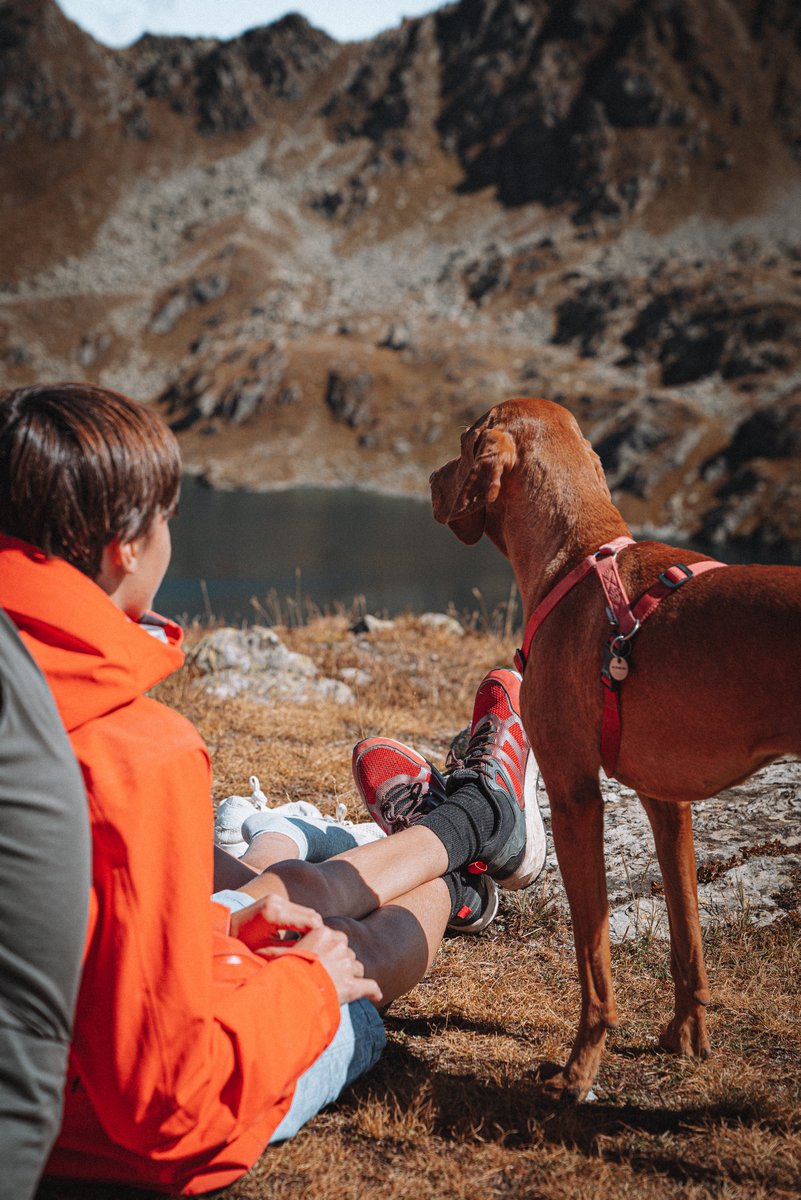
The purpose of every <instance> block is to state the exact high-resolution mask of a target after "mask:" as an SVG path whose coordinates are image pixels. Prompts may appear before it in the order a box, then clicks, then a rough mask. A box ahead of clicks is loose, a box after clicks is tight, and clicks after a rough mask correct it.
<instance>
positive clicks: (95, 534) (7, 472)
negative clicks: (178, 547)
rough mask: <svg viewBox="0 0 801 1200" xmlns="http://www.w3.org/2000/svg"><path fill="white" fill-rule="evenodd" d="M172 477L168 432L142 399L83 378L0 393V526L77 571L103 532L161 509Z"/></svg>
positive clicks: (88, 561) (86, 564)
mask: <svg viewBox="0 0 801 1200" xmlns="http://www.w3.org/2000/svg"><path fill="white" fill-rule="evenodd" d="M180 483H181V456H180V452H179V450H178V444H177V442H176V440H175V436H174V435H173V433H172V431H171V430H170V429H169V428H168V426H167V425H166V424H165V422H164V421H163V420H162V419H161V417H160V416H159V415H158V413H157V412H155V411H154V410H153V409H152V408H148V407H147V406H146V405H144V404H137V403H136V401H135V400H129V399H128V397H127V396H122V395H120V393H118V392H111V391H108V390H107V389H106V388H100V387H92V386H90V385H88V384H83V383H57V384H49V385H42V386H37V387H26V388H18V389H17V390H16V391H13V392H7V393H6V394H5V395H3V396H0V530H1V531H2V532H3V533H5V534H9V535H10V536H11V537H17V538H21V539H22V540H23V541H26V542H30V543H32V544H33V545H34V546H37V547H38V548H39V549H40V550H42V551H44V553H45V554H47V555H51V556H52V555H56V556H58V557H59V558H65V559H66V560H67V562H70V563H72V565H73V566H75V567H77V568H78V570H79V571H83V572H84V574H85V575H89V576H91V577H92V578H94V577H95V576H96V575H97V574H98V572H99V571H100V566H101V561H102V555H103V549H104V547H105V546H107V545H108V543H109V542H110V541H111V540H112V539H113V538H119V539H120V540H122V541H132V540H133V539H134V538H137V537H141V536H142V534H144V533H146V531H147V530H148V529H149V528H150V525H151V524H152V522H153V520H154V519H155V518H156V516H158V515H159V514H161V515H166V516H171V515H172V514H173V513H174V511H175V508H176V504H177V500H178V492H179V488H180Z"/></svg>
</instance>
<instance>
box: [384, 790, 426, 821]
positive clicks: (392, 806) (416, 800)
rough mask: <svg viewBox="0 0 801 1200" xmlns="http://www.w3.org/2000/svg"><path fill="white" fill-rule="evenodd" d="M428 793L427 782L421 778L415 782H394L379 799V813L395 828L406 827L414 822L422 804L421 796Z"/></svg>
mask: <svg viewBox="0 0 801 1200" xmlns="http://www.w3.org/2000/svg"><path fill="white" fill-rule="evenodd" d="M427 794H428V784H427V783H424V782H423V781H422V780H418V782H417V783H413V784H411V786H410V785H409V784H408V783H396V784H393V786H392V787H390V788H388V789H387V793H386V795H385V796H384V799H383V800H382V801H381V815H382V816H383V817H384V819H385V820H386V821H387V823H388V824H390V825H393V826H395V827H396V828H397V829H408V827H409V826H410V825H413V824H414V821H415V818H416V817H417V815H418V813H419V812H420V809H421V807H422V804H423V797H424V796H426V795H427Z"/></svg>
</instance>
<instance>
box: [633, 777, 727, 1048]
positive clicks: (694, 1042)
mask: <svg viewBox="0 0 801 1200" xmlns="http://www.w3.org/2000/svg"><path fill="white" fill-rule="evenodd" d="M640 800H641V801H642V803H643V805H644V807H645V811H646V812H647V813H648V820H649V821H650V822H651V829H652V830H653V833H654V841H655V843H656V855H657V858H658V859H659V866H660V868H661V871H662V881H663V883H664V885H665V899H666V901H667V910H668V920H669V922H670V973H671V975H672V976H673V983H674V985H675V990H676V1007H675V1013H674V1016H673V1020H672V1021H670V1023H669V1024H668V1025H667V1026H666V1027H665V1028H664V1029H663V1030H662V1033H661V1035H660V1038H659V1044H660V1045H661V1046H662V1047H664V1049H665V1050H670V1051H672V1052H673V1053H674V1054H686V1055H688V1056H690V1057H694V1058H708V1057H709V1053H710V1050H709V1038H708V1037H707V1032H706V1005H707V1004H708V1003H709V983H708V980H707V975H706V967H705V966H704V952H703V947H702V943H701V923H700V921H699V919H698V884H697V874H696V866H695V850H694V847H693V825H692V810H691V808H690V805H689V804H688V803H686V802H671V801H665V800H652V799H651V798H650V797H648V796H643V795H640Z"/></svg>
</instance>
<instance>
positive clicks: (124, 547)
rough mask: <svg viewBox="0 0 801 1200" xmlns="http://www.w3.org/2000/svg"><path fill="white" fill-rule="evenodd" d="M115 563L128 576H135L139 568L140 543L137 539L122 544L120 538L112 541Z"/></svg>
mask: <svg viewBox="0 0 801 1200" xmlns="http://www.w3.org/2000/svg"><path fill="white" fill-rule="evenodd" d="M112 545H113V547H114V550H113V553H114V556H115V562H116V563H117V565H118V566H119V568H120V570H122V571H124V572H125V574H126V575H133V574H134V573H135V572H136V570H137V568H138V566H139V542H138V540H137V539H136V538H134V540H133V541H130V542H121V541H120V539H119V538H114V539H113V541H112Z"/></svg>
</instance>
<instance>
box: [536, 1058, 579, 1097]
mask: <svg viewBox="0 0 801 1200" xmlns="http://www.w3.org/2000/svg"><path fill="white" fill-rule="evenodd" d="M534 1078H535V1084H534V1094H535V1096H536V1098H537V1099H538V1100H542V1101H544V1102H545V1103H547V1104H560V1105H569V1104H578V1103H579V1101H581V1100H583V1099H584V1096H585V1095H586V1094H587V1091H588V1090H589V1089H588V1088H584V1089H583V1090H582V1088H581V1087H580V1086H579V1085H578V1084H576V1083H573V1082H571V1080H570V1079H569V1078H568V1076H567V1074H566V1072H565V1071H564V1070H563V1069H562V1068H561V1067H560V1066H559V1065H558V1064H557V1063H550V1062H543V1063H540V1064H539V1066H538V1067H537V1068H536V1070H535V1071H534Z"/></svg>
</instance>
